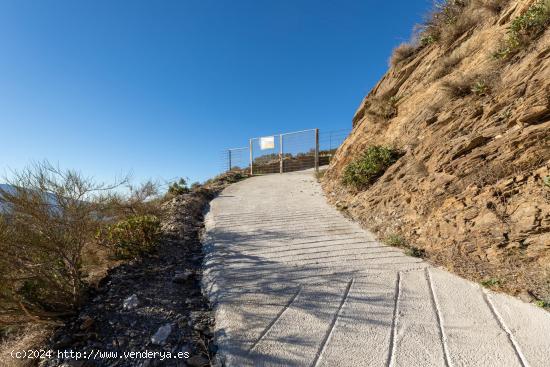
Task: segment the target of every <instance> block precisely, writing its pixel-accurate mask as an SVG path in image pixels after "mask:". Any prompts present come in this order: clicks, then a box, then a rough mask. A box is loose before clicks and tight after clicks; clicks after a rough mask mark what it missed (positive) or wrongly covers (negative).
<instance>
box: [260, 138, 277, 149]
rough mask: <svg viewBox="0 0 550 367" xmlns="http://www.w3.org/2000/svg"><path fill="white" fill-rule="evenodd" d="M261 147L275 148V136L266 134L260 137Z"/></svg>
mask: <svg viewBox="0 0 550 367" xmlns="http://www.w3.org/2000/svg"><path fill="white" fill-rule="evenodd" d="M260 149H261V150H266V149H275V137H274V136H264V137H263V138H260Z"/></svg>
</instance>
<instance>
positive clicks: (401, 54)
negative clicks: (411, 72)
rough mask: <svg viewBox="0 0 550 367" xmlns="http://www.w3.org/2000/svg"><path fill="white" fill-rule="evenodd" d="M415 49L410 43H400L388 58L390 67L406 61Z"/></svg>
mask: <svg viewBox="0 0 550 367" xmlns="http://www.w3.org/2000/svg"><path fill="white" fill-rule="evenodd" d="M416 50H417V47H415V46H413V45H411V44H410V43H402V44H400V45H399V46H397V47H396V48H394V49H393V53H392V55H391V58H390V65H391V66H393V67H396V66H397V65H399V64H400V63H401V62H403V61H405V60H407V59H408V58H410V57H411V56H412V55H414V54H415V52H416Z"/></svg>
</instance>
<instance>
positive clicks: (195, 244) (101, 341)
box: [41, 173, 243, 367]
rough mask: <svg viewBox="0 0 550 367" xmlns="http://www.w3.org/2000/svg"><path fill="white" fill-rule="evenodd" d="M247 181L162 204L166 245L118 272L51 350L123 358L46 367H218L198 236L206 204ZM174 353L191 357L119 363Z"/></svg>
mask: <svg viewBox="0 0 550 367" xmlns="http://www.w3.org/2000/svg"><path fill="white" fill-rule="evenodd" d="M242 177H243V176H242V175H240V174H239V173H229V174H224V175H222V176H219V177H218V178H216V179H215V180H213V181H211V182H208V183H207V184H205V185H204V186H202V187H200V188H198V189H195V190H193V191H192V192H191V193H189V194H183V195H178V196H176V197H174V198H173V199H171V200H170V201H168V202H166V203H165V204H164V209H165V218H164V220H163V223H162V229H163V232H164V236H163V237H164V238H163V241H162V243H160V244H159V246H158V249H157V251H155V252H154V253H152V254H150V255H148V256H145V257H143V258H141V259H136V260H134V261H132V262H130V263H126V264H123V265H120V266H118V267H117V268H115V269H112V270H111V271H110V272H109V274H108V276H107V277H106V278H105V279H103V280H102V282H101V283H100V284H99V286H98V288H97V289H93V290H90V294H89V302H87V303H86V304H85V305H84V307H83V308H82V309H81V311H80V313H79V315H78V316H77V317H75V318H73V319H72V320H69V321H68V322H67V323H66V325H65V326H64V327H62V328H61V329H59V330H57V332H56V333H55V335H53V336H52V338H51V340H50V348H52V349H53V350H54V351H55V352H56V353H57V351H73V352H80V353H86V356H88V358H90V357H89V356H94V357H96V356H97V355H96V354H95V353H97V351H101V352H102V353H107V352H117V353H118V356H117V358H101V357H96V359H93V357H92V358H91V359H88V360H84V359H81V360H75V358H71V357H67V358H65V356H63V358H57V355H55V354H54V357H55V358H51V359H50V360H47V361H44V362H43V363H42V364H41V365H42V366H47V367H51V366H109V367H111V366H113V367H114V366H143V367H145V366H151V367H152V366H168V367H171V366H174V367H175V366H178V367H179V366H194V367H200V366H210V365H216V362H215V353H216V350H217V348H216V346H215V344H214V343H213V339H212V338H213V334H212V330H213V326H214V319H213V315H212V314H211V310H210V306H209V304H208V301H207V299H206V298H205V297H204V296H203V294H202V292H201V274H202V270H201V266H202V260H203V252H202V245H201V242H200V234H201V231H202V228H203V222H202V220H203V212H204V210H205V208H206V207H207V205H208V202H209V201H210V200H211V199H212V198H213V197H214V196H215V195H216V193H218V192H219V191H221V190H222V189H223V188H224V187H225V186H227V185H229V184H230V183H232V182H235V181H237V180H239V179H240V178H242ZM131 351H135V352H144V351H149V352H161V351H163V352H171V353H172V354H177V353H178V352H181V353H182V354H181V356H185V357H186V358H177V359H170V360H167V359H165V360H161V359H160V358H159V357H156V358H139V357H137V358H120V355H122V353H124V352H131Z"/></svg>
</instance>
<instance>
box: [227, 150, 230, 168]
mask: <svg viewBox="0 0 550 367" xmlns="http://www.w3.org/2000/svg"><path fill="white" fill-rule="evenodd" d="M227 160H228V163H229V166H228V169H227V170H228V171H231V149H227Z"/></svg>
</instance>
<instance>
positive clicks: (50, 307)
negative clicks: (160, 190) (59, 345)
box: [0, 162, 157, 328]
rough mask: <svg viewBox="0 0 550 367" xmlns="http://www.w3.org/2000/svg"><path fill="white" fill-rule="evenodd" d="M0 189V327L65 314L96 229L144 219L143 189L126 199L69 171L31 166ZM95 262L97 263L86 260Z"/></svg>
mask: <svg viewBox="0 0 550 367" xmlns="http://www.w3.org/2000/svg"><path fill="white" fill-rule="evenodd" d="M8 182H9V184H10V186H9V188H8V189H5V190H1V189H0V204H1V206H2V207H3V212H2V214H1V215H0V251H1V252H2V254H3V256H2V257H1V258H0V296H1V298H0V328H2V327H5V326H6V325H21V324H23V323H25V322H37V321H44V320H50V321H54V320H56V319H57V318H58V317H60V316H62V315H65V314H70V313H73V312H74V311H75V309H76V308H78V306H79V305H80V303H81V301H82V295H83V290H84V289H85V288H86V286H87V285H86V283H85V282H84V279H85V278H86V274H85V272H84V271H83V269H84V268H83V264H86V263H89V261H88V259H86V258H84V255H85V254H87V253H89V252H93V251H91V250H92V249H93V248H94V246H95V247H97V242H96V234H97V233H98V231H100V229H101V228H102V227H104V226H107V225H109V224H111V223H113V222H116V221H118V220H121V219H124V218H126V217H127V216H128V215H131V214H134V213H138V214H139V213H146V214H149V213H150V212H152V211H156V210H157V209H156V205H155V204H154V203H153V202H152V201H147V200H146V199H147V198H149V197H150V196H151V193H152V192H154V191H155V188H154V187H153V186H152V185H151V184H146V185H143V186H142V187H140V188H136V189H134V190H133V191H132V192H131V194H130V195H129V196H127V197H123V196H121V195H120V194H115V193H114V191H113V190H114V189H115V188H118V187H119V186H120V185H121V184H122V183H123V182H119V183H115V184H113V185H105V184H101V183H96V182H95V181H94V180H93V179H91V178H87V177H83V176H82V175H81V174H80V173H78V172H76V171H73V170H61V169H59V168H57V167H54V166H52V165H51V164H49V163H47V162H44V163H38V164H35V165H33V166H31V167H30V168H27V169H25V170H23V171H21V172H14V175H13V179H11V180H8ZM93 261H94V262H98V261H99V262H101V259H93Z"/></svg>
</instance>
